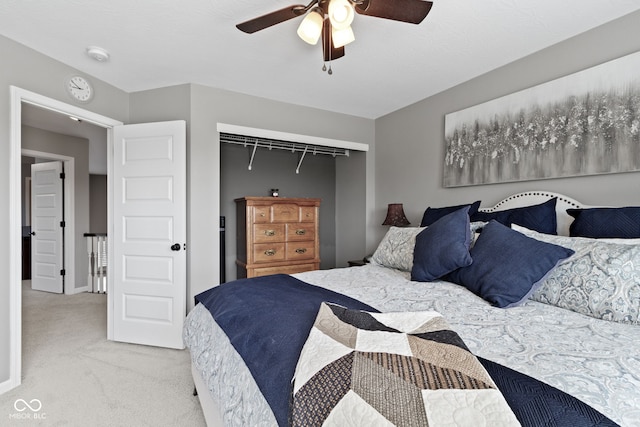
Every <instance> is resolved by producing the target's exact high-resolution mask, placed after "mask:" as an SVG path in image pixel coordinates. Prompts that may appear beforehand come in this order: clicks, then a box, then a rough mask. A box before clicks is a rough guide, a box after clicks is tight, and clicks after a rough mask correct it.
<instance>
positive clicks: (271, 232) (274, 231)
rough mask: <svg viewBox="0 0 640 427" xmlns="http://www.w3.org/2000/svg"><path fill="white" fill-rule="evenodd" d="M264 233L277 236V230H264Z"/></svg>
mask: <svg viewBox="0 0 640 427" xmlns="http://www.w3.org/2000/svg"><path fill="white" fill-rule="evenodd" d="M264 235H265V236H270V237H271V236H275V235H276V230H264Z"/></svg>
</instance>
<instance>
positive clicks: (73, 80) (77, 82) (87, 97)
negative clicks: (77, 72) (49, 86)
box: [65, 76, 93, 102]
mask: <svg viewBox="0 0 640 427" xmlns="http://www.w3.org/2000/svg"><path fill="white" fill-rule="evenodd" d="M65 87H66V89H67V92H69V95H71V96H72V97H73V99H75V100H76V101H80V102H89V101H91V98H92V97H93V88H92V87H91V84H90V83H89V82H88V81H87V79H85V78H84V77H81V76H71V77H69V78H68V79H67V83H66V85H65Z"/></svg>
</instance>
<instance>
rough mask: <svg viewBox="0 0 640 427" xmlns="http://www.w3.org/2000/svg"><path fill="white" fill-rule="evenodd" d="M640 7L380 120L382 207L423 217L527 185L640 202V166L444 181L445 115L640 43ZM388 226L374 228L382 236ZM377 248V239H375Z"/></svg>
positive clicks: (596, 200)
mask: <svg viewBox="0 0 640 427" xmlns="http://www.w3.org/2000/svg"><path fill="white" fill-rule="evenodd" d="M638 28H640V12H636V13H633V14H630V15H627V16H626V17H623V18H621V19H618V20H617V21H613V22H612V23H610V24H607V25H604V26H602V27H598V28H595V29H593V30H591V31H589V32H587V33H584V34H582V35H579V36H577V37H574V38H572V39H569V40H566V41H564V42H562V43H559V44H557V45H555V46H552V47H550V48H547V49H544V50H542V51H540V52H537V53H535V54H533V55H530V56H528V57H526V58H524V59H522V60H519V61H516V62H514V63H511V64H508V65H506V66H504V67H501V68H499V69H496V70H494V71H491V72H490V73H487V74H485V75H482V76H480V77H478V78H475V79H473V80H470V81H468V82H466V83H463V84H461V85H459V86H456V87H454V88H452V89H450V90H447V91H445V92H442V93H439V94H437V95H435V96H432V97H430V98H428V99H425V100H423V101H420V102H418V103H416V104H414V105H411V106H408V107H406V108H403V109H401V110H399V111H396V112H394V113H391V114H389V115H387V116H384V117H381V118H379V119H377V120H376V150H377V152H376V168H375V171H376V172H375V173H376V197H375V200H376V207H375V215H376V217H377V218H379V219H380V222H382V220H383V219H384V212H385V209H386V205H387V203H393V202H402V203H404V205H405V212H406V214H407V216H408V218H409V220H410V221H411V222H412V223H414V224H418V223H419V221H420V219H421V216H422V213H423V211H424V209H425V208H426V207H427V206H443V205H448V204H457V203H462V202H470V201H473V200H478V199H481V200H482V205H483V206H492V205H494V204H495V203H496V202H498V201H500V200H501V199H502V198H504V197H505V196H508V195H510V194H513V193H517V192H521V191H527V190H548V191H554V192H558V193H563V194H566V195H568V196H572V197H573V198H575V199H577V200H578V201H581V202H583V203H585V204H609V205H621V204H636V205H637V204H640V193H639V192H638V185H639V184H640V173H637V172H636V173H623V174H611V175H601V176H589V177H577V178H563V179H550V180H539V181H523V182H519V183H505V184H492V185H481V186H470V187H462V188H451V189H447V188H444V187H443V186H442V171H443V162H444V116H445V114H447V113H450V112H454V111H458V110H460V109H463V108H466V107H470V106H473V105H476V104H479V103H482V102H485V101H488V100H491V99H494V98H498V97H500V96H503V95H507V94H510V93H512V92H516V91H519V90H522V89H526V88H528V87H531V86H535V85H538V84H540V83H544V82H547V81H550V80H553V79H556V78H558V77H562V76H565V75H568V74H571V73H574V72H577V71H580V70H584V69H586V68H589V67H592V66H594V65H597V64H600V63H603V62H606V61H609V60H612V59H615V58H619V57H621V56H624V55H628V54H630V53H633V52H636V51H638V50H640V37H638V35H640V33H639V32H638ZM385 230H386V229H385V228H383V227H378V228H377V229H376V230H374V232H375V233H376V235H377V237H378V241H379V239H380V238H381V237H382V235H383V233H384V231H385ZM373 248H375V245H374V246H373Z"/></svg>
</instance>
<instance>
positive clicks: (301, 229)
mask: <svg viewBox="0 0 640 427" xmlns="http://www.w3.org/2000/svg"><path fill="white" fill-rule="evenodd" d="M286 234H287V242H297V241H301V240H312V239H315V236H316V226H315V224H307V223H303V222H299V223H297V224H287V229H286Z"/></svg>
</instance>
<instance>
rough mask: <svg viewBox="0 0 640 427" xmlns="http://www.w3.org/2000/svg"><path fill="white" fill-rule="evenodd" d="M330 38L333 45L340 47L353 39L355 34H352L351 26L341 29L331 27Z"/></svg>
mask: <svg viewBox="0 0 640 427" xmlns="http://www.w3.org/2000/svg"><path fill="white" fill-rule="evenodd" d="M331 38H332V39H333V47H335V48H340V47H342V46H346V45H348V44H349V43H351V42H352V41H354V40H355V39H356V36H355V35H354V34H353V30H352V29H351V27H347V28H344V29H342V30H338V29H337V28H333V29H332V30H331Z"/></svg>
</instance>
